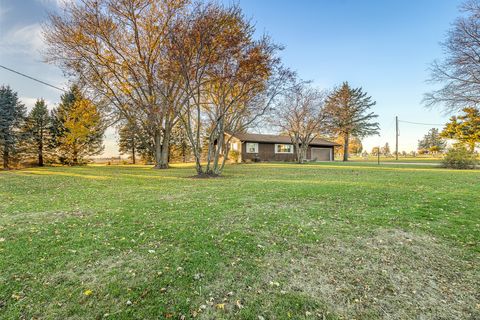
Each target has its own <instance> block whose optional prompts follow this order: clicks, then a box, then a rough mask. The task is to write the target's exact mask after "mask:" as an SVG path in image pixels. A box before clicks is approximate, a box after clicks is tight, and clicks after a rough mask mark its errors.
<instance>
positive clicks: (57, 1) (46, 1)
mask: <svg viewBox="0 0 480 320" xmlns="http://www.w3.org/2000/svg"><path fill="white" fill-rule="evenodd" d="M36 1H37V2H40V3H41V4H43V5H46V6H48V5H52V4H53V5H55V6H57V7H59V8H63V7H64V6H65V4H68V3H71V2H74V1H75V0H36Z"/></svg>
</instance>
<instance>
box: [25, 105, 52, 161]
mask: <svg viewBox="0 0 480 320" xmlns="http://www.w3.org/2000/svg"><path fill="white" fill-rule="evenodd" d="M50 125H51V118H50V114H49V112H48V109H47V105H46V104H45V100H43V99H38V100H37V102H35V106H34V107H33V109H32V111H30V113H29V114H28V117H27V121H26V128H25V132H26V134H27V137H28V142H29V145H30V147H31V148H29V149H30V150H32V149H34V150H35V153H36V155H37V157H38V165H39V166H40V167H41V166H43V164H44V154H45V149H46V147H48V145H49V140H50V134H49V133H50V132H49V130H50Z"/></svg>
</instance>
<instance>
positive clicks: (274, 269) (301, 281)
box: [266, 230, 480, 319]
mask: <svg viewBox="0 0 480 320" xmlns="http://www.w3.org/2000/svg"><path fill="white" fill-rule="evenodd" d="M268 259H269V262H270V265H271V268H270V270H269V271H268V273H267V276H266V282H269V283H272V282H274V283H277V282H278V283H279V284H280V286H279V287H281V288H282V290H283V291H284V292H287V293H288V292H292V293H301V294H303V295H306V296H308V297H310V298H311V299H314V300H317V301H318V303H319V304H322V305H327V306H328V309H330V310H331V312H332V313H334V314H336V315H338V316H340V317H342V318H348V319H351V318H384V319H413V318H416V319H478V318H479V317H480V306H479V305H478V304H479V298H480V294H479V293H480V271H479V270H478V262H479V261H478V259H477V261H473V262H472V261H466V260H464V259H465V258H464V257H462V253H461V252H459V251H458V250H456V249H453V248H451V247H449V246H447V245H445V244H442V243H440V242H439V241H438V240H436V239H434V238H432V237H428V236H419V235H416V234H412V233H407V232H404V231H400V230H382V231H379V232H377V233H376V234H375V235H373V236H372V237H362V238H356V239H350V240H349V241H339V240H335V239H331V240H329V241H327V242H324V243H322V244H319V245H315V246H308V247H305V248H304V250H303V252H297V254H294V255H287V256H285V254H284V253H277V254H274V255H271V256H269V257H268ZM475 262H476V263H475ZM475 265H476V266H477V268H476V267H475Z"/></svg>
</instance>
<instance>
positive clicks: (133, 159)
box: [132, 140, 136, 164]
mask: <svg viewBox="0 0 480 320" xmlns="http://www.w3.org/2000/svg"><path fill="white" fill-rule="evenodd" d="M133 143H134V145H133V147H132V164H135V162H136V161H135V140H134V142H133Z"/></svg>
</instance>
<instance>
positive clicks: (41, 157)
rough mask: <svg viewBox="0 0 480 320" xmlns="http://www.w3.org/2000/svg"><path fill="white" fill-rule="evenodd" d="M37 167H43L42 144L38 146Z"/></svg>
mask: <svg viewBox="0 0 480 320" xmlns="http://www.w3.org/2000/svg"><path fill="white" fill-rule="evenodd" d="M38 166H39V167H43V142H40V143H39V144H38Z"/></svg>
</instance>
